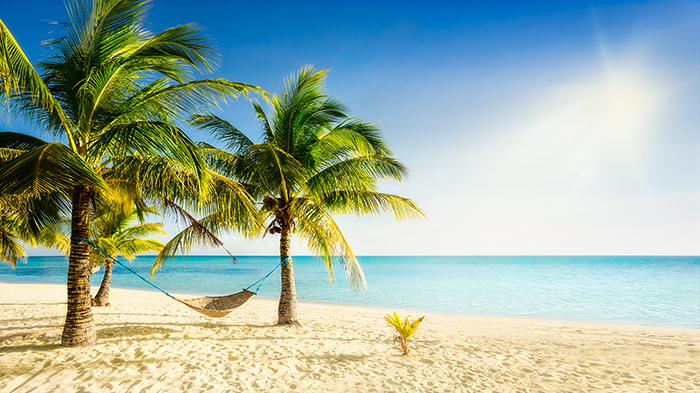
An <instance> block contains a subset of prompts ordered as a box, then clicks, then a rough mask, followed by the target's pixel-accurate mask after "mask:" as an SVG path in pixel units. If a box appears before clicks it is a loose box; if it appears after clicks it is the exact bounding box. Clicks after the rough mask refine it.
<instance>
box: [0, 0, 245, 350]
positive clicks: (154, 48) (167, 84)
mask: <svg viewBox="0 0 700 393" xmlns="http://www.w3.org/2000/svg"><path fill="white" fill-rule="evenodd" d="M149 8H150V4H149V1H148V0H73V1H71V2H70V3H68V5H67V9H68V15H69V19H70V20H69V22H67V23H63V24H62V27H63V29H64V30H63V31H64V32H65V35H64V36H62V37H59V38H57V39H54V40H51V41H49V42H47V45H48V46H49V49H50V50H51V51H52V54H51V55H50V56H49V57H48V58H47V59H46V60H45V61H43V62H41V63H40V66H41V69H42V70H43V71H42V73H41V74H39V73H37V71H36V70H35V68H34V67H33V66H32V64H31V63H30V62H29V61H28V60H27V58H26V56H25V55H24V54H23V52H22V51H21V49H20V48H19V45H18V44H17V42H16V41H15V40H14V38H13V37H12V36H11V34H10V33H9V31H8V30H7V28H6V27H5V25H4V24H2V23H1V21H0V87H2V89H1V90H0V98H1V99H2V101H3V102H2V103H3V104H5V105H8V106H9V107H10V110H11V112H12V111H17V112H19V113H20V114H21V115H23V116H24V117H25V118H26V119H28V120H29V121H31V122H33V123H34V124H35V125H36V126H37V127H38V128H40V129H42V130H44V131H47V132H50V133H53V134H54V135H55V136H57V137H58V138H60V142H52V143H49V142H44V141H40V140H37V141H33V142H34V146H31V148H28V149H27V151H26V152H24V153H23V154H21V155H19V156H17V157H15V158H13V159H12V160H9V161H7V162H6V163H5V164H4V165H3V166H2V167H1V168H0V196H3V195H29V196H31V197H32V198H34V199H46V198H49V197H50V196H56V194H55V193H56V192H57V191H56V190H58V193H59V195H58V197H61V198H63V200H64V202H65V203H67V204H69V205H70V211H71V245H70V255H69V258H68V262H69V267H68V285H67V288H68V302H67V314H66V322H65V326H64V329H63V334H62V344H63V345H65V346H84V345H92V344H94V343H95V341H96V336H95V324H94V320H93V316H92V311H91V297H90V287H89V278H90V262H89V254H90V252H89V248H88V244H86V243H85V242H84V241H83V239H87V238H89V231H90V228H89V221H90V211H91V201H93V200H94V199H95V196H100V197H101V198H105V199H109V198H114V199H115V200H120V201H122V202H124V203H123V209H126V208H127V207H128V206H130V205H131V202H133V200H134V199H137V198H138V196H137V195H134V196H133V197H132V195H129V193H130V192H136V191H137V190H138V187H134V186H133V183H130V179H118V178H114V177H109V176H107V174H109V173H115V172H118V171H116V168H115V166H118V165H119V164H120V163H121V161H123V158H124V157H135V158H136V159H138V160H140V161H142V162H147V161H149V160H150V159H151V158H152V157H161V156H164V155H167V156H169V159H171V160H173V161H174V162H177V163H178V165H179V166H180V167H181V168H183V170H186V171H189V172H190V173H192V174H193V175H194V176H195V177H197V178H198V180H199V181H198V182H197V184H198V185H199V186H200V187H201V189H200V190H199V191H200V193H201V194H203V193H204V192H205V191H206V184H207V182H206V179H207V172H206V170H205V164H204V162H203V161H202V159H201V157H200V155H199V154H198V149H197V146H196V145H195V144H194V143H193V142H192V141H191V140H190V138H189V137H188V136H187V135H186V134H185V133H184V131H182V130H181V129H180V128H178V127H177V126H175V123H176V120H177V119H178V118H180V116H187V114H188V113H190V112H191V111H192V110H193V109H195V108H198V109H201V107H207V106H209V105H215V104H216V103H217V102H218V101H219V100H224V99H225V98H226V97H229V96H235V95H237V94H240V93H242V92H245V91H247V89H248V88H249V87H250V86H248V85H245V84H239V83H232V82H228V81H225V80H220V79H205V80H191V75H190V74H191V72H192V71H210V70H212V69H213V68H214V66H215V63H216V60H217V57H218V56H217V54H216V52H215V50H214V47H213V42H212V41H211V40H210V39H209V38H207V37H206V36H204V35H203V34H202V30H201V29H200V28H198V27H196V26H194V25H183V26H176V27H173V28H169V29H167V30H164V31H163V32H161V33H158V34H155V35H154V34H152V33H151V32H149V31H148V30H146V29H145V28H144V27H143V20H144V18H145V13H146V12H147V10H148V9H149ZM21 138H22V136H20V135H18V134H13V133H2V135H0V141H4V142H5V143H3V144H0V147H3V148H7V147H12V146H13V145H14V144H15V142H13V139H21ZM129 184H131V185H129Z"/></svg>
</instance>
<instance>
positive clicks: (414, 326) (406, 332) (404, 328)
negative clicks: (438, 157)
mask: <svg viewBox="0 0 700 393" xmlns="http://www.w3.org/2000/svg"><path fill="white" fill-rule="evenodd" d="M423 318H425V315H423V316H422V317H420V318H418V319H416V320H415V321H413V322H411V321H409V320H408V317H406V320H405V321H401V318H399V314H397V313H396V311H394V316H393V317H392V316H391V315H389V314H386V316H385V317H384V320H385V321H387V322H389V325H391V326H393V327H394V328H395V329H396V332H397V333H398V334H399V335H398V336H397V337H396V338H395V339H394V342H395V343H398V344H399V347H400V348H401V351H403V355H408V352H409V351H410V349H408V344H409V343H410V342H411V336H413V333H415V332H416V330H418V325H420V323H421V322H423Z"/></svg>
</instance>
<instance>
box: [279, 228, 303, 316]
mask: <svg viewBox="0 0 700 393" xmlns="http://www.w3.org/2000/svg"><path fill="white" fill-rule="evenodd" d="M291 240H292V228H291V226H290V225H282V232H281V234H280V258H281V259H282V260H284V258H287V257H289V258H287V261H286V262H285V263H282V266H281V271H282V292H281V293H280V303H279V306H278V308H277V324H278V325H299V316H298V313H297V290H296V286H295V285H294V269H293V266H292V256H291V246H290V244H291Z"/></svg>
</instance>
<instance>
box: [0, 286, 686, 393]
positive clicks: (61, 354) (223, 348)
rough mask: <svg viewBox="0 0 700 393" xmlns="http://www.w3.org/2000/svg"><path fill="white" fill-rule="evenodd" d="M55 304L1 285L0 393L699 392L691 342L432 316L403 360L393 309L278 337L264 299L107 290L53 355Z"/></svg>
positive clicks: (60, 307)
mask: <svg viewBox="0 0 700 393" xmlns="http://www.w3.org/2000/svg"><path fill="white" fill-rule="evenodd" d="M94 291H96V289H94V290H93V293H94ZM65 299H66V294H65V287H64V286H61V285H51V284H7V283H0V391H1V392H5V393H9V392H51V391H61V392H64V391H85V392H107V391H118V392H177V391H188V392H199V391H212V392H228V391H242V392H257V391H260V392H595V391H601V392H640V391H643V392H679V391H681V392H700V330H690V329H670V328H668V329H667V328H651V327H638V326H621V325H606V324H585V323H572V322H555V321H537V320H523V319H507V318H484V317H466V316H444V315H433V314H428V315H427V316H426V317H425V320H424V322H423V324H422V325H421V326H420V328H419V330H418V332H417V333H416V336H415V338H414V341H413V342H412V344H411V345H412V347H413V351H412V352H411V354H410V356H407V357H405V356H401V355H400V352H399V350H398V349H397V348H396V347H395V345H394V343H393V333H392V328H391V327H390V326H389V325H388V324H386V322H384V321H383V320H382V317H383V315H384V313H385V312H388V311H392V310H380V309H371V308H360V307H350V306H340V305H328V304H317V303H301V304H300V317H301V321H302V323H303V326H301V327H278V326H275V325H274V323H275V320H276V302H275V301H274V300H272V299H261V298H257V297H255V298H253V299H251V300H250V301H249V302H248V303H246V304H245V305H243V306H242V307H241V308H239V309H237V310H236V311H234V312H233V313H232V314H230V315H229V316H228V317H225V318H220V319H214V318H209V317H206V316H202V315H199V314H197V313H195V312H194V311H192V310H190V309H188V308H187V307H185V306H184V305H182V304H179V303H177V302H174V301H172V300H170V299H169V298H167V297H165V296H164V295H162V294H160V293H158V292H148V291H135V290H127V289H119V288H113V289H112V296H111V302H112V305H111V306H110V307H105V308H94V309H93V312H94V315H95V321H96V324H97V337H98V343H97V345H96V346H94V347H89V348H62V347H61V346H60V345H59V343H60V335H61V328H62V325H63V319H64V317H65ZM403 313H405V312H402V315H403ZM411 314H412V316H413V317H419V316H421V315H419V314H417V313H411Z"/></svg>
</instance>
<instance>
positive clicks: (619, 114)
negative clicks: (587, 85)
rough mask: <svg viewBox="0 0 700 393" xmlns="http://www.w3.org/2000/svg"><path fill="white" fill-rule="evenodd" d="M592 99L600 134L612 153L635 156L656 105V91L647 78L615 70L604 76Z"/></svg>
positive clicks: (651, 119)
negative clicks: (603, 134) (594, 101)
mask: <svg viewBox="0 0 700 393" xmlns="http://www.w3.org/2000/svg"><path fill="white" fill-rule="evenodd" d="M596 95H597V100H596V101H598V102H597V104H598V107H599V111H600V112H599V114H598V119H597V120H598V122H599V126H600V131H601V132H604V133H605V134H606V135H607V138H606V139H608V141H609V143H610V147H612V148H614V150H616V151H615V152H613V153H626V155H628V156H629V155H636V154H637V153H638V152H637V149H638V148H639V144H640V143H641V142H642V139H643V138H644V137H645V136H646V134H647V132H646V131H647V130H648V129H649V125H650V123H651V122H652V121H653V117H654V114H655V113H656V112H657V109H658V108H657V105H658V104H660V103H659V102H658V96H659V93H658V89H655V88H654V87H653V85H652V83H651V81H650V78H649V77H644V76H643V75H640V74H639V73H637V72H634V71H632V70H624V71H623V70H615V71H612V72H609V73H608V80H607V81H605V82H604V83H603V84H602V85H601V86H600V87H598V93H597V94H596ZM628 158H632V157H628Z"/></svg>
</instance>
